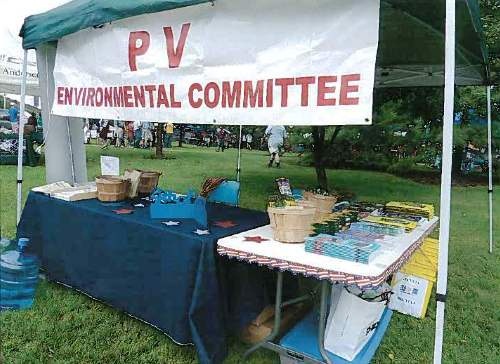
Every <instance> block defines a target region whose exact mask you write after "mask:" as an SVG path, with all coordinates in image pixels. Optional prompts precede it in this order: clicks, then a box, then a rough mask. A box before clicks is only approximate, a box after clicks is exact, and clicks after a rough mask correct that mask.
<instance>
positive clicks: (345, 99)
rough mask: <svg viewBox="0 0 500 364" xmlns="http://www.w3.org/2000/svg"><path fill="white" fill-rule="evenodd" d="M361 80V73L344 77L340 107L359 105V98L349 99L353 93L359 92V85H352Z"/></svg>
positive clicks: (341, 83) (341, 84)
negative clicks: (351, 83) (353, 82)
mask: <svg viewBox="0 0 500 364" xmlns="http://www.w3.org/2000/svg"><path fill="white" fill-rule="evenodd" d="M360 79H361V75H360V74H359V73H355V74H352V75H343V76H342V77H341V79H340V97H339V104H340V105H357V104H359V98H358V97H349V94H350V93H351V92H358V91H359V86H358V85H350V82H352V81H359V80H360Z"/></svg>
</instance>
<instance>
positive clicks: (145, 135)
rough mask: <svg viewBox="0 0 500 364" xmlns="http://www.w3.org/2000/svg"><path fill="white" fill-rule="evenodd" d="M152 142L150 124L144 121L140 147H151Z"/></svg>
mask: <svg viewBox="0 0 500 364" xmlns="http://www.w3.org/2000/svg"><path fill="white" fill-rule="evenodd" d="M152 141H153V134H152V133H151V123H150V122H147V121H145V122H143V123H142V146H143V148H149V147H151V143H152Z"/></svg>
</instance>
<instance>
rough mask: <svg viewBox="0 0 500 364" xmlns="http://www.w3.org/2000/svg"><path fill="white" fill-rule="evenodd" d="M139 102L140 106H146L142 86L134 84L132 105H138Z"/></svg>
mask: <svg viewBox="0 0 500 364" xmlns="http://www.w3.org/2000/svg"><path fill="white" fill-rule="evenodd" d="M139 104H141V106H142V107H145V106H146V98H145V96H144V86H134V105H135V107H138V106H139Z"/></svg>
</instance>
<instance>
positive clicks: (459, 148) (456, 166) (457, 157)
mask: <svg viewBox="0 0 500 364" xmlns="http://www.w3.org/2000/svg"><path fill="white" fill-rule="evenodd" d="M463 158H464V146H463V145H455V147H454V148H453V155H452V157H451V171H452V174H453V175H454V176H460V175H461V174H462V160H463Z"/></svg>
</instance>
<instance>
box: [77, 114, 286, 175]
mask: <svg viewBox="0 0 500 364" xmlns="http://www.w3.org/2000/svg"><path fill="white" fill-rule="evenodd" d="M229 129H230V128H226V127H223V126H217V127H208V128H207V127H205V128H204V127H192V126H188V125H174V124H173V123H171V122H162V123H161V125H160V126H159V125H158V123H153V122H148V121H116V120H102V119H101V120H97V119H88V120H87V121H86V122H85V127H84V134H85V142H86V143H89V142H90V141H91V140H92V139H95V140H97V143H98V144H99V145H101V148H103V149H105V148H108V147H109V146H110V145H113V146H115V147H117V148H122V147H133V148H144V149H148V148H153V147H156V145H157V143H158V142H161V143H162V146H163V147H164V148H172V143H173V141H174V140H176V141H179V140H180V141H181V143H186V144H192V145H197V146H200V147H207V148H210V147H214V148H215V150H216V151H217V152H221V153H222V152H224V151H225V150H227V149H228V148H238V144H239V142H240V141H239V133H238V132H231V130H229ZM233 129H234V128H233ZM286 138H287V132H286V129H285V127H284V126H269V127H268V128H267V129H266V130H265V132H264V134H262V131H261V132H260V135H258V136H257V137H256V136H255V135H254V134H253V133H251V132H250V131H248V130H247V131H245V132H243V133H242V135H241V147H242V148H245V149H248V150H254V149H257V150H268V151H269V155H270V159H269V161H268V167H272V166H273V165H275V166H276V167H277V168H279V167H280V154H281V153H283V151H284V145H285V140H286Z"/></svg>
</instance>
